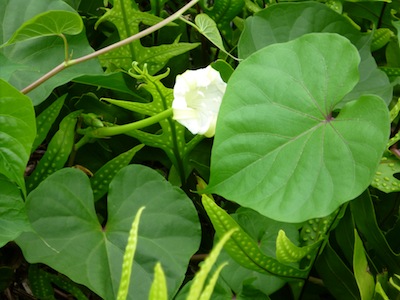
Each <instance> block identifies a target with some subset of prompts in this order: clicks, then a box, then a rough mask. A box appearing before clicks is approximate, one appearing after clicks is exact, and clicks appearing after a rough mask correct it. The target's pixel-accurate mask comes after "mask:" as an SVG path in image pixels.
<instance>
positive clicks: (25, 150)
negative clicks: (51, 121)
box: [0, 79, 36, 192]
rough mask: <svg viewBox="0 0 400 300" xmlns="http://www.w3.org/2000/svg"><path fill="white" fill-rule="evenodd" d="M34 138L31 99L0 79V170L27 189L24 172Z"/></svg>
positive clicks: (34, 129) (34, 128)
mask: <svg viewBox="0 0 400 300" xmlns="http://www.w3.org/2000/svg"><path fill="white" fill-rule="evenodd" d="M35 137H36V123H35V112H34V110H33V106H32V103H31V101H30V100H29V98H28V97H26V96H24V95H22V94H21V93H20V92H19V91H17V90H16V89H15V88H13V87H12V86H10V85H9V84H8V83H7V82H5V81H3V80H1V79H0V173H1V174H4V175H6V177H8V178H9V179H10V180H12V181H14V182H16V183H17V184H18V185H19V187H20V188H21V189H22V190H23V191H24V192H25V182H24V172H25V167H26V164H27V163H28V159H29V155H30V153H31V147H32V144H33V141H34V140H35Z"/></svg>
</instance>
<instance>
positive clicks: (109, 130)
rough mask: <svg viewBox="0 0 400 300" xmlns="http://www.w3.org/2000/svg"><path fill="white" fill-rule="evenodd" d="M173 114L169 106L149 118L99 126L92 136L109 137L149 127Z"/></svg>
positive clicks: (92, 132)
mask: <svg viewBox="0 0 400 300" xmlns="http://www.w3.org/2000/svg"><path fill="white" fill-rule="evenodd" d="M171 116H172V108H169V109H167V110H165V111H163V112H161V113H159V114H157V115H155V116H151V117H149V118H146V119H143V120H140V121H137V122H133V123H129V124H125V125H119V126H113V127H102V128H97V129H95V130H93V131H91V133H90V134H91V136H93V137H97V138H102V137H108V136H113V135H118V134H124V133H126V132H129V131H132V130H136V129H141V128H145V127H148V126H150V125H153V124H156V123H158V122H160V121H161V120H164V119H166V118H168V117H171Z"/></svg>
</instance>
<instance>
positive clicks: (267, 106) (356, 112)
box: [207, 33, 390, 222]
mask: <svg viewBox="0 0 400 300" xmlns="http://www.w3.org/2000/svg"><path fill="white" fill-rule="evenodd" d="M333 48H335V49H336V51H334V52H333V51H331V49H333ZM359 61H360V58H359V55H358V52H357V49H356V48H355V47H354V46H353V45H352V44H351V43H350V42H349V41H348V40H347V39H346V38H343V37H341V36H339V35H337V34H330V33H323V34H321V33H313V34H308V35H304V36H302V37H300V38H298V39H296V40H293V41H291V42H287V43H281V44H276V45H271V46H269V47H266V48H264V49H262V50H260V51H258V52H256V53H254V54H253V55H251V56H250V57H248V58H247V59H246V60H245V61H243V62H242V63H241V64H240V65H239V67H238V68H237V69H236V71H235V72H234V74H233V75H232V77H231V78H230V80H229V83H228V87H227V90H226V93H225V96H224V100H223V102H222V105H221V109H220V112H219V117H218V122H217V129H216V136H215V142H214V147H213V152H212V156H211V178H210V185H209V187H208V189H207V192H212V193H217V194H219V195H221V196H223V197H225V198H227V199H229V200H232V201H235V202H237V203H239V204H240V205H242V206H245V207H249V208H252V209H254V210H256V211H258V212H260V213H261V214H263V215H265V216H267V217H270V218H272V219H275V220H279V221H286V222H302V221H305V220H307V219H311V218H317V217H323V216H326V215H328V214H330V213H331V212H333V211H334V210H335V209H336V208H337V207H338V206H339V205H341V204H343V203H345V202H347V201H349V200H351V199H353V198H354V197H356V196H358V195H359V194H361V193H362V192H363V191H364V190H365V188H366V187H367V186H368V185H369V184H370V182H371V180H372V178H373V175H374V173H375V169H376V167H377V166H378V163H379V160H380V158H381V155H382V153H383V151H384V149H385V145H386V142H387V139H388V136H389V124H390V122H389V112H388V109H387V107H386V105H385V103H384V102H383V100H382V99H380V98H379V97H377V96H373V95H368V96H362V97H360V98H359V99H358V100H356V101H352V102H349V103H347V104H346V105H345V106H344V107H343V108H342V109H341V111H340V113H339V114H338V115H337V116H336V114H334V110H335V108H336V106H337V105H338V104H339V103H340V102H341V101H342V100H343V98H344V97H345V95H346V94H348V93H349V92H350V91H351V90H352V89H353V88H354V86H355V85H356V84H357V82H358V63H359Z"/></svg>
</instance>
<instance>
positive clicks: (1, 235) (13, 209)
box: [0, 175, 30, 247]
mask: <svg viewBox="0 0 400 300" xmlns="http://www.w3.org/2000/svg"><path fill="white" fill-rule="evenodd" d="M29 230H30V225H29V221H28V217H27V215H26V212H25V203H24V201H23V199H22V197H21V191H20V190H19V189H18V187H17V186H16V185H15V184H14V183H12V182H10V181H9V180H8V179H7V178H5V177H4V176H3V175H0V247H3V246H4V245H5V244H7V243H8V242H10V241H13V240H14V239H15V238H17V237H18V236H19V235H20V234H21V233H22V232H24V231H29Z"/></svg>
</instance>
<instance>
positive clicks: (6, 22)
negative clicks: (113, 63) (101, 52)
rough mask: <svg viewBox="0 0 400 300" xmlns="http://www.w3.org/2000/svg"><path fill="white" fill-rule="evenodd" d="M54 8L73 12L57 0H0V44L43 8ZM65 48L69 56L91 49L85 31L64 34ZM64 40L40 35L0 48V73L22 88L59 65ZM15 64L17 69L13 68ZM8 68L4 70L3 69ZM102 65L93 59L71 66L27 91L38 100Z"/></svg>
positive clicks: (75, 56) (87, 52)
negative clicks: (71, 34) (67, 48)
mask: <svg viewBox="0 0 400 300" xmlns="http://www.w3.org/2000/svg"><path fill="white" fill-rule="evenodd" d="M51 10H57V11H66V12H70V13H74V14H76V12H75V11H74V10H73V9H72V8H71V7H70V6H69V5H67V4H66V3H65V2H64V1H61V0H41V1H36V0H13V1H7V0H0V24H2V25H0V32H1V33H2V34H0V44H2V43H4V42H6V41H7V40H9V39H10V38H11V36H12V35H13V34H14V33H15V32H16V31H17V30H18V29H19V28H20V26H21V25H22V24H23V23H24V22H26V21H28V20H31V19H32V18H35V17H36V16H38V15H39V14H41V13H44V12H46V11H51ZM67 41H68V47H69V51H70V53H72V58H77V57H80V56H83V55H86V54H89V53H92V52H93V49H92V48H91V47H90V46H89V43H88V41H87V38H86V34H85V32H81V33H80V34H78V35H74V36H68V37H67ZM64 53H65V50H64V42H63V40H62V39H61V38H60V37H58V36H44V37H39V38H35V39H29V40H26V41H22V42H19V43H16V44H13V45H10V46H7V47H4V48H2V49H0V58H1V57H3V58H2V59H0V63H1V65H0V69H1V70H3V69H5V70H6V72H5V73H3V72H0V76H2V78H3V79H5V80H7V81H8V82H9V83H10V84H12V85H13V86H15V87H16V88H17V89H19V90H22V89H23V88H25V87H27V86H28V85H29V84H31V83H32V82H34V81H36V80H37V79H38V78H40V77H42V76H43V75H44V74H46V73H47V72H48V71H50V70H51V69H53V68H54V67H56V66H57V65H59V64H61V63H62V62H63V61H64V58H65V54H64ZM16 66H18V68H16ZM7 70H8V71H7ZM101 73H103V71H102V68H101V66H100V64H99V63H98V61H97V60H96V59H92V60H90V61H88V62H85V63H82V64H77V65H74V66H71V67H69V68H67V69H65V70H64V71H62V72H60V73H58V74H57V75H55V76H53V77H52V78H50V79H49V80H47V81H46V82H45V83H43V84H41V85H40V86H39V87H38V88H36V89H34V90H32V91H31V92H29V93H28V96H29V97H30V98H31V99H32V101H33V103H34V104H35V105H37V104H39V103H41V102H42V101H43V100H44V99H46V98H47V96H48V95H49V94H50V93H51V92H52V90H53V89H54V88H55V87H57V86H60V85H62V84H64V83H67V82H69V81H71V80H72V79H73V78H75V77H78V76H81V75H90V74H101Z"/></svg>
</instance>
